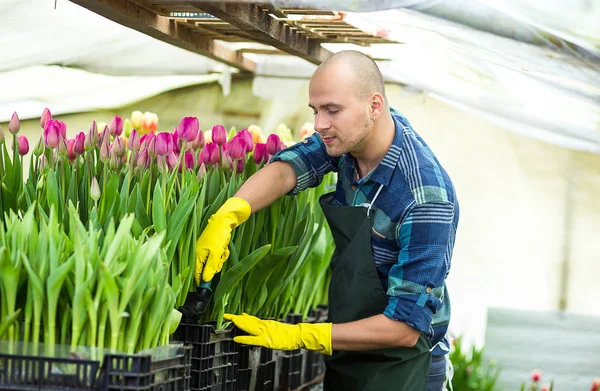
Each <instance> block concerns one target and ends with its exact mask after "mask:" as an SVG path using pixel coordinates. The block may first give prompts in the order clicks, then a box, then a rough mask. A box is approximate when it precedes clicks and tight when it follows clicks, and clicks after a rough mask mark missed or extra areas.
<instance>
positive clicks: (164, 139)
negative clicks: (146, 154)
mask: <svg viewBox="0 0 600 391" xmlns="http://www.w3.org/2000/svg"><path fill="white" fill-rule="evenodd" d="M154 140H155V141H154V151H152V149H150V152H151V153H152V152H154V154H156V155H160V156H166V155H168V154H170V153H171V151H173V138H172V136H171V134H170V133H167V132H160V133H159V134H158V135H157V136H156V138H155V139H154ZM151 145H152V144H151ZM150 148H151V147H150Z"/></svg>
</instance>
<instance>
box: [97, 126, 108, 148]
mask: <svg viewBox="0 0 600 391" xmlns="http://www.w3.org/2000/svg"><path fill="white" fill-rule="evenodd" d="M104 140H106V141H109V140H110V130H109V129H108V126H104V129H102V132H100V135H99V136H98V146H99V147H101V146H102V144H104Z"/></svg>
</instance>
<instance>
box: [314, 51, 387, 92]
mask: <svg viewBox="0 0 600 391" xmlns="http://www.w3.org/2000/svg"><path fill="white" fill-rule="evenodd" d="M324 72H326V73H331V74H334V75H337V76H339V77H344V78H346V80H348V81H349V82H351V83H353V89H354V90H355V91H356V94H357V96H358V98H359V99H367V98H369V97H370V96H371V95H373V94H374V93H379V94H381V95H382V96H383V98H384V99H385V100H387V98H386V96H385V87H384V84H383V76H382V74H381V71H380V70H379V67H378V66H377V64H376V63H375V61H373V60H372V59H371V58H369V57H368V56H366V55H365V54H363V53H361V52H358V51H355V50H344V51H341V52H338V53H335V54H334V55H332V56H331V57H329V58H328V59H327V60H325V61H323V62H322V63H321V65H319V67H318V68H317V70H316V71H315V73H314V75H315V76H317V75H318V74H320V73H324ZM313 77H314V76H313Z"/></svg>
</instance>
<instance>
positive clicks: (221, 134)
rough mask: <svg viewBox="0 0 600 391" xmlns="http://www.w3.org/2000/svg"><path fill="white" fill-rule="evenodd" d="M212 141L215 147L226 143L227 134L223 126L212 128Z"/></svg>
mask: <svg viewBox="0 0 600 391" xmlns="http://www.w3.org/2000/svg"><path fill="white" fill-rule="evenodd" d="M212 141H213V143H215V144H217V145H223V144H225V142H226V141H227V132H226V131H225V127H224V126H223V125H215V126H213V128H212Z"/></svg>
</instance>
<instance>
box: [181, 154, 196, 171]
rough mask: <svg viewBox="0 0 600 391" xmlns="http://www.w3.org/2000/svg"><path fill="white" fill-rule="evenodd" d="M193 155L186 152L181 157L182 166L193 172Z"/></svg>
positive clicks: (194, 163)
mask: <svg viewBox="0 0 600 391" xmlns="http://www.w3.org/2000/svg"><path fill="white" fill-rule="evenodd" d="M194 160H195V159H194V155H193V154H192V153H190V152H186V153H185V155H184V157H183V162H182V163H183V165H184V167H185V168H187V169H188V170H193V169H194V166H195V165H196V162H195V161H194Z"/></svg>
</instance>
